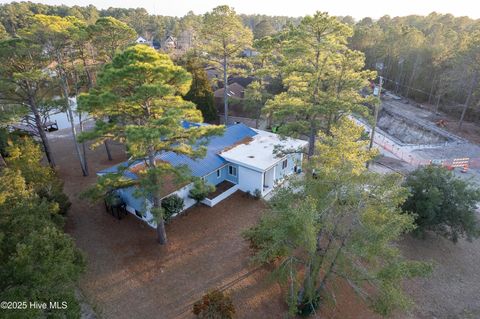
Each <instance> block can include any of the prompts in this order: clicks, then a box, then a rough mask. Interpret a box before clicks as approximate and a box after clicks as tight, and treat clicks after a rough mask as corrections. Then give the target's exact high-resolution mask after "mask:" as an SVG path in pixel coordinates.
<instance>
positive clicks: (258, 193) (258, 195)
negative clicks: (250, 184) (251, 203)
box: [253, 188, 262, 199]
mask: <svg viewBox="0 0 480 319" xmlns="http://www.w3.org/2000/svg"><path fill="white" fill-rule="evenodd" d="M253 197H255V199H260V198H262V192H261V191H260V190H259V189H258V188H257V189H255V191H254V192H253Z"/></svg>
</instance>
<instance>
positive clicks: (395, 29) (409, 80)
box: [0, 2, 480, 119]
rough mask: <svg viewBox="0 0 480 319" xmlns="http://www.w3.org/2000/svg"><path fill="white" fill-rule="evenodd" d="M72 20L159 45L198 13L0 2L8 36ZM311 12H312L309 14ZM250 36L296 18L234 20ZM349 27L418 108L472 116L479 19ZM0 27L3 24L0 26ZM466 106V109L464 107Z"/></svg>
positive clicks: (388, 81)
mask: <svg viewBox="0 0 480 319" xmlns="http://www.w3.org/2000/svg"><path fill="white" fill-rule="evenodd" d="M39 13H40V14H46V15H58V16H61V17H65V16H75V17H77V18H79V19H82V20H84V21H86V22H87V23H89V24H92V23H94V22H95V21H96V20H97V19H98V18H99V17H105V16H111V17H114V18H116V19H118V20H120V21H123V22H125V23H127V24H128V25H129V26H131V27H132V28H133V29H135V31H136V32H137V33H138V34H139V35H141V36H144V37H146V38H147V39H148V40H153V41H158V42H161V41H162V40H163V39H164V38H165V37H166V36H167V35H173V36H179V35H180V34H181V33H182V32H183V31H188V30H192V29H194V30H195V29H197V28H200V25H201V19H202V16H201V15H196V14H194V13H193V12H189V13H187V14H186V15H185V16H183V17H170V16H162V15H151V14H149V13H148V12H147V10H145V9H144V8H137V9H123V8H108V9H104V10H98V9H97V8H96V7H95V6H92V5H89V6H86V7H80V6H72V7H68V6H65V5H61V6H50V5H44V4H37V3H32V2H20V3H17V2H12V3H10V4H4V5H0V22H1V23H2V24H3V26H4V28H5V30H6V32H7V33H9V34H10V35H14V34H15V33H16V31H17V30H19V29H21V28H22V27H25V26H26V25H27V23H28V19H29V18H30V17H31V16H32V15H34V14H39ZM312 14H313V12H312ZM240 17H241V18H242V21H243V23H244V24H245V26H247V27H249V28H250V29H252V31H253V34H254V36H255V38H256V39H259V38H262V37H264V36H269V35H273V34H275V33H277V32H279V31H281V30H282V29H284V28H285V26H287V25H289V24H293V25H297V24H298V23H299V21H300V20H301V18H300V17H297V18H294V17H284V16H267V15H258V14H255V15H245V14H242V15H240ZM338 19H339V20H341V21H342V22H344V23H346V24H348V25H350V26H353V28H354V31H355V32H354V35H353V37H351V38H350V39H349V46H350V47H351V48H352V49H355V50H359V51H361V52H363V53H364V54H365V58H366V67H367V68H369V69H376V70H378V72H379V74H380V75H382V76H384V78H385V86H386V87H387V88H388V89H391V90H394V91H395V92H396V93H398V94H402V95H404V96H407V97H409V98H412V99H415V100H416V101H418V102H420V103H426V102H429V103H431V104H433V105H437V106H438V107H440V108H442V107H443V108H444V110H445V111H447V112H451V113H455V114H458V116H460V114H461V113H462V112H463V111H464V110H466V113H465V114H466V115H467V117H470V118H471V119H476V118H477V117H478V115H477V109H478V108H480V85H479V83H480V75H479V71H480V20H474V19H470V18H468V17H454V16H453V15H451V14H437V13H431V14H429V15H428V16H416V15H411V16H405V17H394V18H392V17H389V16H384V17H382V18H380V19H378V20H373V19H371V18H364V19H362V20H360V21H355V20H354V19H353V18H352V17H350V16H346V17H338ZM0 27H1V26H0ZM465 106H466V107H465Z"/></svg>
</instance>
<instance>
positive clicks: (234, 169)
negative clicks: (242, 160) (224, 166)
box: [228, 166, 237, 177]
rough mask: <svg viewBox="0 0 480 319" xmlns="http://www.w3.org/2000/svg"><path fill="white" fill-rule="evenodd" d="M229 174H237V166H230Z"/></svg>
mask: <svg viewBox="0 0 480 319" xmlns="http://www.w3.org/2000/svg"><path fill="white" fill-rule="evenodd" d="M228 174H229V175H231V176H235V177H236V176H237V168H236V167H235V166H228Z"/></svg>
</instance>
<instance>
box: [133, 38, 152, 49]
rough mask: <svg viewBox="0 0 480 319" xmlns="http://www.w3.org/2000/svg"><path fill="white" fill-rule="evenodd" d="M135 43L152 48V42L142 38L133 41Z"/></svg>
mask: <svg viewBox="0 0 480 319" xmlns="http://www.w3.org/2000/svg"><path fill="white" fill-rule="evenodd" d="M135 43H138V44H145V45H148V46H150V47H153V43H152V41H148V40H147V39H145V38H144V37H138V38H137V40H135Z"/></svg>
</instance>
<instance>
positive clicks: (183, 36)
mask: <svg viewBox="0 0 480 319" xmlns="http://www.w3.org/2000/svg"><path fill="white" fill-rule="evenodd" d="M193 38H194V37H193V31H192V30H184V31H182V32H181V33H180V35H179V36H178V39H177V45H176V48H177V49H178V50H182V51H184V52H186V51H188V50H189V49H190V48H191V47H192V46H193Z"/></svg>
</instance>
